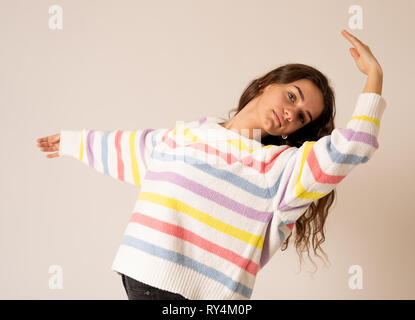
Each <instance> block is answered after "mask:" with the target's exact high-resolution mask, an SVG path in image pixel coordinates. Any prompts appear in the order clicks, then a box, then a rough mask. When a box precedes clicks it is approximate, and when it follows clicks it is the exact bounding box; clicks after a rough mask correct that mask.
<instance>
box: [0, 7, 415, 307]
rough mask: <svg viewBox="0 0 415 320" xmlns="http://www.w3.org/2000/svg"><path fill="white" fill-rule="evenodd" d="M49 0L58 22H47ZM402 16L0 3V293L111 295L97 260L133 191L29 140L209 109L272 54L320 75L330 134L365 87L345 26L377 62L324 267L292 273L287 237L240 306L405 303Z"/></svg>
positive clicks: (410, 287) (406, 107)
mask: <svg viewBox="0 0 415 320" xmlns="http://www.w3.org/2000/svg"><path fill="white" fill-rule="evenodd" d="M54 5H58V6H60V7H61V8H62V10H63V11H62V17H63V20H62V21H63V25H62V29H53V28H52V29H51V28H50V25H49V22H50V19H51V17H52V16H53V14H52V13H49V8H50V7H52V6H54ZM352 6H360V7H361V9H362V16H361V18H362V23H363V24H362V29H353V28H352V27H353V21H352V20H353V19H352V17H353V16H354V13H353V12H349V9H350V7H352ZM414 9H415V1H412V0H400V1H386V0H385V1H379V0H378V1H374V0H373V1H331V0H324V1H323V0H320V1H316V0H314V1H305V0H304V1H264V0H251V1H241V0H232V1H230V0H227V1H223V0H214V1H212V0H209V1H193V0H186V1H183V0H175V1H168V0H165V1H160V0H157V1H153V0H152V1H133V0H130V1H120V0H116V1H115V0H111V1H110V0H106V1H103V0H99V1H98V0H95V1H92V0H88V1H81V0H76V1H75V0H70V1H69V0H56V1H44V0H37V1H29V0H26V1H16V0H8V1H5V0H1V1H0V40H1V50H0V108H1V109H0V112H1V114H0V126H1V129H2V130H1V131H2V133H1V135H0V141H1V153H0V154H1V166H0V170H1V180H0V181H1V182H0V194H1V201H0V237H1V240H0V256H1V266H0V298H1V299H124V300H125V299H127V297H126V294H125V291H124V288H123V286H122V283H121V277H120V276H119V275H117V274H116V273H115V272H113V271H112V270H111V265H112V261H113V259H114V257H115V254H116V251H117V249H118V247H119V245H120V243H121V240H122V236H123V233H124V230H125V227H126V225H127V222H128V220H129V218H130V214H131V212H132V209H133V206H134V203H135V201H136V199H137V196H138V193H139V188H137V187H135V186H134V185H131V184H128V183H122V182H120V181H117V180H115V179H113V178H111V177H108V176H105V175H103V174H101V173H99V172H97V171H95V170H93V169H91V168H89V167H88V166H87V165H85V164H83V163H80V162H79V161H78V160H76V159H72V158H66V157H65V158H53V159H47V158H46V154H47V153H45V152H40V151H39V149H38V147H37V146H36V139H37V138H39V137H45V136H48V135H51V134H55V133H58V132H59V131H60V130H61V129H63V130H81V129H82V128H86V129H96V130H116V129H125V130H130V129H144V128H167V127H171V126H173V125H174V124H175V122H176V121H190V120H194V119H197V118H199V117H202V116H205V115H209V116H221V115H224V114H226V113H227V111H229V110H230V109H231V108H234V107H236V106H237V104H238V101H239V97H240V95H241V94H242V92H243V90H244V88H245V87H246V85H247V84H248V82H249V81H251V80H252V79H254V78H256V77H259V76H261V75H263V74H265V73H266V72H268V71H270V70H271V69H274V68H276V67H278V66H280V65H283V64H286V63H304V64H309V65H311V66H314V67H316V68H317V69H319V70H320V71H322V72H323V73H324V74H325V75H326V76H327V77H328V78H329V79H330V81H331V83H332V85H333V87H334V89H335V93H336V106H337V114H336V118H335V119H336V121H335V124H336V127H337V128H340V127H344V126H345V125H346V123H347V121H348V120H349V118H350V117H351V115H352V112H353V110H354V106H355V103H356V101H357V97H358V95H359V94H360V93H361V92H362V90H363V87H364V84H365V81H366V76H365V75H364V74H363V73H361V72H360V71H359V70H358V68H357V66H356V65H355V62H354V60H353V58H352V56H351V55H350V53H349V48H350V47H351V44H350V43H349V42H348V41H347V40H346V39H345V38H344V37H343V36H342V35H341V34H340V32H341V30H342V29H346V30H348V31H350V32H351V33H352V34H354V35H356V36H357V37H358V38H359V39H361V40H362V41H363V42H364V43H366V44H368V45H369V47H370V48H371V50H372V52H373V54H374V55H375V57H376V58H377V59H378V61H379V63H380V64H381V66H382V68H383V71H384V82H383V92H382V95H383V97H384V98H385V99H386V101H387V103H388V105H387V108H386V110H385V112H384V114H383V118H382V122H381V127H380V135H379V145H380V147H379V150H378V151H376V153H375V154H374V156H373V158H372V159H371V160H370V161H369V162H367V163H365V164H362V165H360V166H358V167H357V168H355V169H354V170H353V171H352V172H351V173H350V175H348V176H347V177H346V179H345V180H344V181H343V182H342V183H340V185H339V186H338V187H337V189H336V190H337V200H336V202H335V203H334V204H333V206H332V207H331V210H330V213H329V216H328V219H327V222H326V225H325V230H326V241H325V242H324V243H323V245H322V247H323V249H324V250H325V252H326V253H327V254H328V256H329V259H330V262H331V265H329V266H327V267H326V266H325V265H324V264H323V262H322V261H321V260H320V259H319V258H318V257H315V256H314V254H313V253H312V252H311V254H312V259H313V261H315V263H316V264H317V266H318V271H317V273H315V274H314V276H313V275H312V273H311V272H312V271H313V270H314V266H313V265H312V263H311V262H310V261H309V259H308V258H307V256H306V255H304V258H305V262H304V263H303V266H302V271H301V272H300V273H299V258H298V255H297V252H296V250H295V247H294V246H293V240H294V239H293V237H291V239H290V246H289V248H288V250H286V251H278V252H277V253H276V254H275V255H274V256H273V258H272V260H271V261H270V262H269V263H268V264H267V265H266V266H265V268H264V269H263V270H261V271H260V272H259V273H258V277H257V281H256V284H255V287H254V291H253V295H252V299H414V298H415V286H414V284H415V281H414V279H415V276H414V271H413V270H415V257H414V234H415V232H414V230H415V214H414V211H415V210H414V204H413V201H414V196H413V185H414V181H415V174H414V173H415V172H414V171H415V169H414V163H415V143H414V138H413V134H414V128H415V126H414V123H415V105H414V98H413V94H414V89H413V86H414V76H415V72H414V70H415V68H414V61H413V59H414V57H415V45H414V34H413V33H414V30H415V23H414V19H413V18H414V16H415V10H414ZM54 266H58V267H54ZM354 266H355V267H354ZM356 266H357V267H356ZM54 268H58V269H59V270H60V272H61V275H63V277H62V283H63V287H62V288H60V289H59V288H54V287H53V286H51V285H50V283H51V278H52V277H53V276H54V270H58V269H54ZM357 272H360V273H359V274H360V276H361V280H362V285H363V286H362V287H361V288H354V286H353V281H354V280H353V279H354V277H356V276H357Z"/></svg>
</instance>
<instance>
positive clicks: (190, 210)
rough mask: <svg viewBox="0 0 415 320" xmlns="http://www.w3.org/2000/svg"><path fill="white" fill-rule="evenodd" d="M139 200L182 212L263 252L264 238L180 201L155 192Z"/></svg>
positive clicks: (141, 195) (145, 194)
mask: <svg viewBox="0 0 415 320" xmlns="http://www.w3.org/2000/svg"><path fill="white" fill-rule="evenodd" d="M138 200H147V201H150V202H152V203H155V204H158V205H162V206H164V207H166V208H170V209H173V210H175V211H178V212H182V213H184V214H187V215H188V216H191V217H193V218H195V219H196V220H199V221H200V222H202V223H204V224H206V225H208V226H210V227H212V228H214V229H216V230H218V231H220V232H223V233H225V234H227V235H230V236H232V237H235V238H237V239H240V240H242V241H244V242H246V243H249V244H252V245H254V246H256V247H258V248H259V249H261V250H262V246H263V244H264V237H262V236H257V235H254V234H252V233H249V232H247V231H244V230H241V229H238V228H236V227H234V226H232V225H230V224H227V223H225V222H223V221H220V220H218V219H215V218H213V217H212V216H210V215H208V214H207V213H204V212H202V211H200V210H198V209H196V208H194V207H192V206H189V205H188V204H186V203H184V202H182V201H179V200H177V199H174V198H171V197H166V196H163V195H160V194H156V193H153V192H140V194H139V196H138Z"/></svg>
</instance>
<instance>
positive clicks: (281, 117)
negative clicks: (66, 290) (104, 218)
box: [37, 30, 386, 299]
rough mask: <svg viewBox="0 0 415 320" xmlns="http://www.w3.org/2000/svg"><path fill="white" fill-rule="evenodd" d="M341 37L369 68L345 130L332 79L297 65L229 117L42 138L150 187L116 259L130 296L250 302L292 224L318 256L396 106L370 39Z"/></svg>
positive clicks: (247, 95)
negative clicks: (385, 90) (346, 190)
mask: <svg viewBox="0 0 415 320" xmlns="http://www.w3.org/2000/svg"><path fill="white" fill-rule="evenodd" d="M342 35H343V36H344V37H345V38H346V39H347V40H349V41H350V43H351V44H352V45H353V47H352V48H350V53H351V55H352V57H353V58H354V61H355V63H356V65H357V67H358V69H359V70H360V71H361V72H362V73H364V74H365V75H367V81H366V85H365V87H364V89H363V92H362V93H361V94H360V95H359V97H358V101H357V104H356V107H355V110H354V112H353V115H352V117H351V119H350V120H349V122H348V123H347V126H346V128H343V129H335V128H334V116H335V101H334V93H333V90H332V88H331V87H330V85H329V83H328V80H327V78H326V77H325V76H324V75H323V74H322V73H321V72H320V71H318V70H316V69H315V68H313V67H310V66H307V65H303V64H287V65H285V66H281V67H279V68H276V69H274V70H272V71H270V72H268V73H267V74H265V75H264V76H262V77H260V78H259V79H255V80H253V81H252V82H251V83H250V84H249V85H248V87H247V88H246V89H245V91H244V92H243V94H242V96H241V98H240V100H239V106H238V108H237V110H236V111H237V112H236V114H235V115H234V116H233V117H232V118H229V119H228V120H227V121H225V122H223V121H222V120H226V119H220V118H217V117H203V118H201V119H198V120H196V121H191V122H188V123H185V124H184V125H177V126H175V127H174V128H172V129H157V130H152V129H146V130H134V131H125V130H118V131H113V132H101V131H96V130H82V131H61V133H58V134H55V135H51V136H48V137H45V138H39V139H38V140H37V142H38V147H40V150H41V151H44V152H51V151H52V152H54V151H57V152H55V153H53V154H48V155H47V157H48V158H54V157H58V156H60V155H61V154H63V155H68V156H72V157H75V158H78V159H79V160H81V161H83V162H84V163H86V164H88V165H89V166H91V167H93V168H95V169H96V170H98V171H100V172H102V173H104V174H108V175H110V176H112V177H114V178H116V179H118V180H121V181H126V182H130V183H132V184H135V185H137V186H139V187H141V190H140V195H139V198H138V200H137V203H136V206H135V208H134V213H133V215H132V217H131V220H130V221H129V224H128V226H127V229H126V232H125V237H124V240H123V243H122V245H121V246H120V249H119V251H118V253H117V256H116V258H115V261H114V264H113V270H115V271H116V272H117V273H119V274H120V275H122V280H123V284H124V287H125V289H126V291H127V295H128V298H129V299H186V298H187V299H249V298H250V296H251V294H252V290H253V286H254V283H255V278H256V275H257V272H258V271H259V270H260V269H261V268H263V267H264V265H265V264H266V263H267V262H268V261H269V260H270V258H271V257H272V255H273V254H274V253H275V252H276V251H277V250H278V249H279V248H281V250H285V249H286V248H287V246H288V241H289V238H290V237H291V234H292V230H293V229H294V226H295V231H296V239H295V245H296V248H297V251H298V250H299V249H303V248H305V247H306V248H307V251H308V249H309V247H308V245H309V238H310V235H311V234H312V235H313V238H312V244H313V249H314V253H316V249H320V250H321V251H322V249H321V248H320V243H322V242H323V241H324V231H323V227H324V223H325V219H326V217H327V214H328V210H329V208H330V206H331V204H332V203H333V201H334V196H335V195H334V192H335V187H336V185H337V184H338V183H340V182H341V181H342V180H343V179H344V178H345V177H346V175H347V174H348V173H349V172H351V170H352V169H353V168H354V167H355V166H356V165H358V164H360V163H365V162H367V161H368V160H369V159H370V158H371V156H372V155H373V153H374V151H375V150H376V149H378V141H377V136H378V134H379V128H380V120H381V117H382V114H383V111H384V110H385V108H386V101H385V100H384V99H383V97H382V96H381V93H382V81H383V71H382V68H381V66H380V64H379V63H378V61H377V60H376V58H375V57H374V56H373V54H372V52H371V50H370V48H369V47H368V46H367V45H365V44H364V43H362V42H361V41H360V40H359V39H357V38H356V37H354V36H353V35H351V34H350V33H348V32H347V31H345V30H343V31H342ZM208 129H214V130H215V132H216V133H217V135H215V137H214V139H211V136H210V135H209V134H207V132H208ZM258 131H259V135H257V133H258ZM212 157H213V158H214V159H215V160H216V162H215V164H212V162H211V161H210V160H211V159H212ZM209 159H210V160H209ZM319 234H321V238H320V239H318V235H319ZM283 245H285V247H283ZM322 252H323V253H324V251H322Z"/></svg>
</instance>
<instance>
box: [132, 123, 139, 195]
mask: <svg viewBox="0 0 415 320" xmlns="http://www.w3.org/2000/svg"><path fill="white" fill-rule="evenodd" d="M136 132H137V131H136V130H134V131H131V133H130V156H131V170H132V173H133V179H134V184H135V185H136V186H138V187H141V183H140V170H139V168H138V163H137V157H136V156H135V136H136Z"/></svg>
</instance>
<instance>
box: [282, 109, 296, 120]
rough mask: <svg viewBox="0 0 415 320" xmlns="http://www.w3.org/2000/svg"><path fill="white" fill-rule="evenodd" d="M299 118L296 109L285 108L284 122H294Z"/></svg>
mask: <svg viewBox="0 0 415 320" xmlns="http://www.w3.org/2000/svg"><path fill="white" fill-rule="evenodd" d="M297 118H298V110H296V108H294V107H291V106H289V107H285V108H284V121H294V120H295V119H297Z"/></svg>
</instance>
